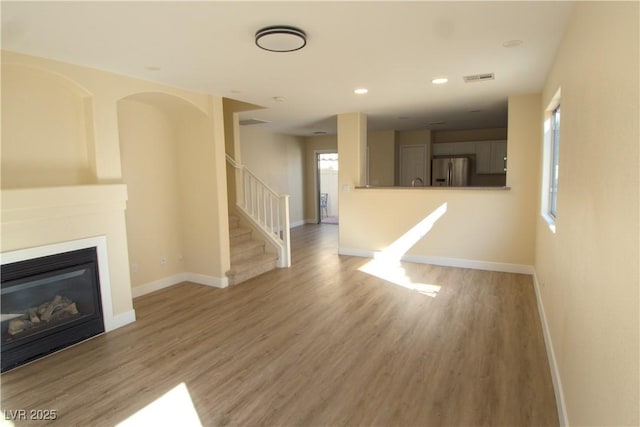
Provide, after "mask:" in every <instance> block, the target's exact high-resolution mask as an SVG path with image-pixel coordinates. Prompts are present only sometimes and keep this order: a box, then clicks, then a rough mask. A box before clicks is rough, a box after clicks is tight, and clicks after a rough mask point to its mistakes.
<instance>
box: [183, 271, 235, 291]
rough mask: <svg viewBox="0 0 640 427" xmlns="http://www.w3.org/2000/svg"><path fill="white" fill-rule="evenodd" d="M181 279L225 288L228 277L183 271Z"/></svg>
mask: <svg viewBox="0 0 640 427" xmlns="http://www.w3.org/2000/svg"><path fill="white" fill-rule="evenodd" d="M183 274H184V275H185V279H184V280H183V281H186V282H193V283H197V284H198V285H205V286H212V287H214V288H226V287H227V286H229V278H228V277H214V276H207V275H205V274H198V273H183Z"/></svg>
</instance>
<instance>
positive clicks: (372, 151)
mask: <svg viewBox="0 0 640 427" xmlns="http://www.w3.org/2000/svg"><path fill="white" fill-rule="evenodd" d="M367 147H368V150H369V182H368V184H370V185H379V186H392V185H393V183H394V180H395V173H394V172H395V157H396V132H395V131H393V130H379V131H373V132H368V133H367Z"/></svg>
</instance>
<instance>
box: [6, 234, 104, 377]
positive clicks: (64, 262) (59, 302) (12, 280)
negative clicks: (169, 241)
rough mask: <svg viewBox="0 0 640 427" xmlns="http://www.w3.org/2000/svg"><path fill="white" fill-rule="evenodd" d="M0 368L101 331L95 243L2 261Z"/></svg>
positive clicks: (34, 357) (58, 348)
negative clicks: (15, 260) (43, 254)
mask: <svg viewBox="0 0 640 427" xmlns="http://www.w3.org/2000/svg"><path fill="white" fill-rule="evenodd" d="M0 292H1V298H2V299H1V310H0V311H1V314H2V322H1V325H2V329H1V331H0V332H1V340H2V341H1V343H2V349H1V352H2V355H1V356H2V358H1V361H2V362H1V364H2V372H5V371H7V370H10V369H13V368H15V367H17V366H19V365H21V364H23V363H26V362H29V361H32V360H35V359H37V358H40V357H42V356H45V355H47V354H50V353H52V352H54V351H57V350H60V349H62V348H65V347H68V346H70V345H72V344H75V343H78V342H80V341H82V340H85V339H87V338H90V337H92V336H95V335H98V334H100V333H102V332H104V331H105V324H104V318H103V313H102V302H101V289H100V274H99V268H98V253H97V248H96V247H88V248H83V249H78V250H72V251H68V252H64V253H58V254H53V255H48V256H42V257H37V258H31V259H26V260H22V261H18V262H12V263H7V264H3V265H2V284H1V287H0Z"/></svg>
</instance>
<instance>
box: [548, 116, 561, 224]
mask: <svg viewBox="0 0 640 427" xmlns="http://www.w3.org/2000/svg"><path fill="white" fill-rule="evenodd" d="M550 124H551V129H550V143H551V146H550V151H551V159H550V165H549V169H550V170H549V173H550V174H551V176H550V177H549V209H548V212H547V213H548V214H549V216H550V217H552V218H553V219H554V220H555V219H556V218H557V217H558V170H559V164H560V104H558V105H557V106H556V107H555V108H554V109H553V111H552V112H551V118H550Z"/></svg>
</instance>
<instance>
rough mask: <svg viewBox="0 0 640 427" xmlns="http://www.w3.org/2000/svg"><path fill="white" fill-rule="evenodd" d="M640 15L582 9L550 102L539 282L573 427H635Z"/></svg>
mask: <svg viewBox="0 0 640 427" xmlns="http://www.w3.org/2000/svg"><path fill="white" fill-rule="evenodd" d="M638 16H639V7H638V3H637V2H629V3H615V2H594V3H576V4H575V5H574V6H573V11H572V14H571V17H570V21H569V24H568V27H567V30H566V33H565V36H564V39H563V41H562V43H561V45H560V48H559V50H558V53H557V55H556V60H555V63H554V65H553V67H552V69H551V72H550V74H549V76H548V78H547V81H546V83H545V87H544V92H543V99H542V105H541V108H542V109H544V108H546V106H547V105H548V104H549V102H550V101H551V98H552V97H553V95H554V94H555V92H556V91H557V90H558V89H559V88H561V90H562V97H561V100H560V103H561V108H562V113H561V114H562V119H561V130H560V132H561V134H560V167H559V174H560V176H559V184H558V217H557V222H556V226H557V231H556V233H555V234H554V233H552V232H551V231H550V229H549V227H548V226H547V223H546V222H545V221H544V220H543V219H542V218H541V216H540V215H539V214H537V215H536V216H537V234H536V236H537V239H536V242H537V244H536V274H537V279H538V282H539V284H540V288H541V294H542V301H543V306H544V311H545V313H546V318H547V322H548V326H549V332H550V336H551V341H552V343H553V349H554V353H555V357H556V361H557V365H558V370H559V374H560V379H561V382H562V386H563V390H564V399H565V402H566V410H567V415H568V419H569V422H570V424H571V425H608V426H613V425H616V426H621V425H629V426H631V425H634V426H637V425H639V424H640V416H639V410H640V409H639V407H638V405H639V402H640V395H639V388H640V384H639V378H640V372H639V369H638V366H639V360H640V354H639V350H638V341H639V310H638V299H639V295H638V289H639V285H638V284H639V283H640V278H639V274H638V260H639V250H638V241H639V240H638V236H639V230H638V224H639V218H638V215H639V211H638V188H639V184H638V171H639V169H640V166H639V164H638V145H639V143H638V141H639V140H640V139H639V138H640V135H639V131H638V128H639V123H638V117H639V114H640V112H639V108H638V99H639V96H640V95H639V91H638V75H639V69H638V63H639V60H640V58H639V57H638V50H639V46H638V44H639V42H638V40H639V30H638ZM540 126H541V124H540ZM509 142H511V141H509ZM509 161H510V162H511V157H510V158H509Z"/></svg>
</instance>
